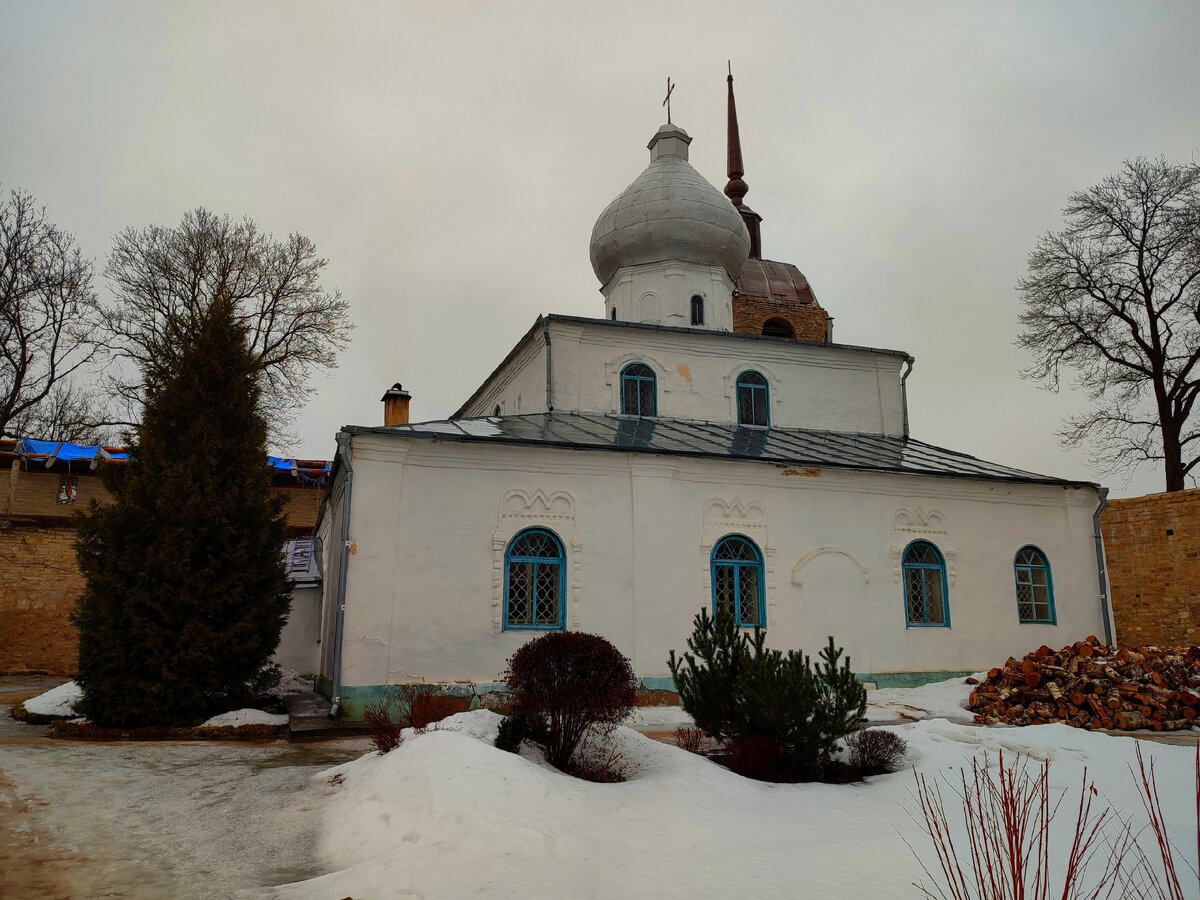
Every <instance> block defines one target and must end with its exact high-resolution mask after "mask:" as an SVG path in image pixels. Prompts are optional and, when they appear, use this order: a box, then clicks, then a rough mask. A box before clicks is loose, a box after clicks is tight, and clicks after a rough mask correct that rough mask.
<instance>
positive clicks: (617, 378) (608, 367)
mask: <svg viewBox="0 0 1200 900" xmlns="http://www.w3.org/2000/svg"><path fill="white" fill-rule="evenodd" d="M635 362H639V363H645V364H646V365H648V366H649V367H650V368H651V369H653V370H654V377H655V380H656V381H657V382H658V384H657V388H658V391H659V393H660V394H667V393H670V391H671V388H670V387H669V386H668V385H669V379H668V377H667V376H668V372H667V369H666V367H665V366H664V365H663V364H662V363H660V362H659V361H658V360H657V359H655V358H654V357H653V356H651V355H650V354H649V353H644V352H638V353H622V354H621V355H620V356H618V357H616V358H615V359H610V360H609V361H608V362H607V363H605V364H604V383H605V384H607V385H608V387H609V392H610V394H611V400H610V402H611V404H612V405H611V406H610V407H609V412H614V413H619V412H620V411H621V370H622V369H624V368H625V367H626V366H627V365H629V364H630V363H635ZM660 405H661V404H660Z"/></svg>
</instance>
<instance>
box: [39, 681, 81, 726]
mask: <svg viewBox="0 0 1200 900" xmlns="http://www.w3.org/2000/svg"><path fill="white" fill-rule="evenodd" d="M82 699H83V690H82V688H80V687H79V685H77V684H76V683H75V682H74V681H68V682H67V683H66V684H60V685H59V686H58V687H56V688H51V689H50V690H48V691H46V693H44V694H39V695H38V696H36V697H30V698H29V699H28V700H26V701H25V711H26V712H30V713H33V714H34V715H37V716H62V717H64V718H70V717H72V716H74V715H75V704H76V703H78V702H79V701H80V700H82Z"/></svg>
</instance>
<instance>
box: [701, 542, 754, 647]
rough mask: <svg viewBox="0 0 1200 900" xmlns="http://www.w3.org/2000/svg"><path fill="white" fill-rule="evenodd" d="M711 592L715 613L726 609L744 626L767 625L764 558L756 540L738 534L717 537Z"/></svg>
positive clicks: (713, 553)
mask: <svg viewBox="0 0 1200 900" xmlns="http://www.w3.org/2000/svg"><path fill="white" fill-rule="evenodd" d="M712 594H713V615H716V614H717V613H718V612H720V611H721V610H725V611H727V612H730V613H732V614H733V617H734V619H736V620H737V623H738V625H740V626H742V627H744V628H753V627H754V626H755V625H761V626H762V627H763V628H766V627H767V609H766V596H765V593H764V591H763V558H762V553H761V552H760V551H759V549H758V545H756V544H755V543H754V541H752V540H750V539H749V538H747V537H742V536H741V535H738V534H731V535H728V536H727V537H723V538H721V540H719V541H717V544H716V546H715V547H713V551H712Z"/></svg>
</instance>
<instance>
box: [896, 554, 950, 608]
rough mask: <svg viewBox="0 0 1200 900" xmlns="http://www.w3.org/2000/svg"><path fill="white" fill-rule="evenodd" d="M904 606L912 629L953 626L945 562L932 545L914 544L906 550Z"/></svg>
mask: <svg viewBox="0 0 1200 900" xmlns="http://www.w3.org/2000/svg"><path fill="white" fill-rule="evenodd" d="M903 571H904V606H905V610H904V611H905V616H906V617H907V620H908V624H909V625H942V626H949V624H950V603H949V597H948V595H947V592H946V561H945V560H944V559H943V558H942V554H941V551H939V550H938V548H937V547H935V546H934V545H933V544H931V543H929V541H913V542H912V543H911V544H909V545H908V547H907V548H906V549H905V550H904V565H903Z"/></svg>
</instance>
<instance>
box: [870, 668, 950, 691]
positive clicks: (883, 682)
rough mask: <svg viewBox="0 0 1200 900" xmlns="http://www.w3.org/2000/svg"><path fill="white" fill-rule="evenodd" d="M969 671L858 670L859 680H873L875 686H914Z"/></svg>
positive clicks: (944, 679) (946, 678)
mask: <svg viewBox="0 0 1200 900" xmlns="http://www.w3.org/2000/svg"><path fill="white" fill-rule="evenodd" d="M970 674H971V673H970V672H860V673H857V674H856V675H855V676H854V677H855V678H857V679H858V680H859V681H873V682H875V687H877V688H914V687H920V686H921V685H923V684H933V683H934V682H937V681H947V680H948V679H951V678H966V677H967V676H968V675H970Z"/></svg>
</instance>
